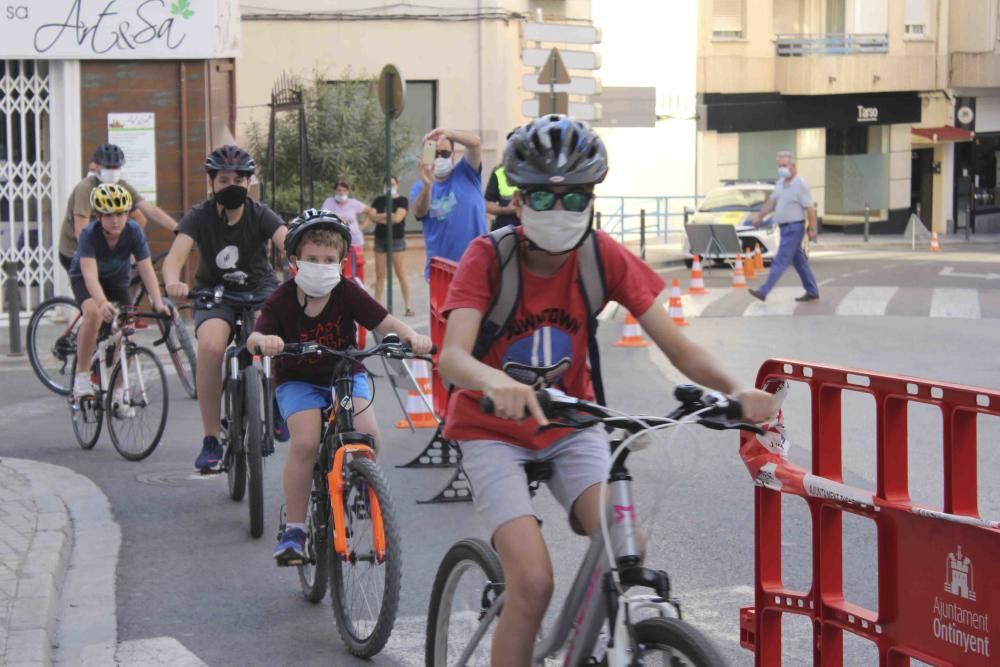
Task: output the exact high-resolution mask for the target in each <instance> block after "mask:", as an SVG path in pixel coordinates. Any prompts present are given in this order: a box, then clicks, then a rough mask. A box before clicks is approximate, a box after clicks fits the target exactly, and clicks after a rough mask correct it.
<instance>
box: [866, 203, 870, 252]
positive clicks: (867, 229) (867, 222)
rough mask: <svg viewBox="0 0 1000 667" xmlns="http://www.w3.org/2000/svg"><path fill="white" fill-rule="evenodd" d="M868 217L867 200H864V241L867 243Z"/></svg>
mask: <svg viewBox="0 0 1000 667" xmlns="http://www.w3.org/2000/svg"><path fill="white" fill-rule="evenodd" d="M869 217H870V209H869V207H868V202H865V243H868V219H869Z"/></svg>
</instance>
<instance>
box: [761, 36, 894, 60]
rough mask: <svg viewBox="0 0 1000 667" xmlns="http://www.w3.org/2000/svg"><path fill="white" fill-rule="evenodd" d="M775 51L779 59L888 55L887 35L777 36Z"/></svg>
mask: <svg viewBox="0 0 1000 667" xmlns="http://www.w3.org/2000/svg"><path fill="white" fill-rule="evenodd" d="M775 50H776V53H777V54H778V56H781V57H793V56H844V55H854V54H861V53H889V35H887V34H884V33H883V34H878V33H873V34H859V33H846V32H828V33H821V34H814V35H809V34H806V35H792V34H778V35H777V36H776V37H775Z"/></svg>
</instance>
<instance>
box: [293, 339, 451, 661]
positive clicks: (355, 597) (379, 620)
mask: <svg viewBox="0 0 1000 667" xmlns="http://www.w3.org/2000/svg"><path fill="white" fill-rule="evenodd" d="M432 354H433V352H432ZM322 356H331V357H335V358H336V359H337V364H336V367H335V370H334V374H333V378H332V380H331V388H332V390H333V391H334V397H335V402H334V404H333V405H331V406H330V407H329V408H327V409H326V410H324V411H323V413H322V419H323V427H322V435H321V439H320V443H321V444H320V450H319V455H318V457H317V460H316V465H315V468H314V470H313V483H312V491H311V493H310V502H309V510H308V512H307V515H306V532H307V533H308V539H307V541H306V553H307V555H308V557H307V559H306V560H305V561H304V562H301V561H300V562H295V561H292V562H288V563H286V565H295V566H297V567H298V571H299V582H300V584H301V587H302V594H303V596H304V597H305V598H306V599H307V600H309V601H310V602H313V603H317V602H319V601H320V600H322V599H323V597H324V595H325V593H326V588H327V585H328V582H329V588H330V598H331V602H332V604H333V614H334V617H335V619H336V622H337V632H338V633H339V634H340V638H341V639H342V640H343V642H344V644H345V645H346V646H347V650H348V651H350V652H351V653H352V654H354V655H356V656H359V657H362V658H370V657H372V656H374V655H376V654H377V653H378V652H379V651H381V650H382V649H383V648H384V647H385V643H386V642H387V641H388V639H389V635H390V633H391V632H392V628H393V626H394V625H395V622H396V612H397V610H398V606H399V586H400V577H401V576H402V543H401V540H400V532H399V523H398V520H397V518H396V512H395V510H394V509H393V505H392V497H391V494H390V492H389V483H388V482H387V481H386V479H385V476H384V475H383V474H382V471H381V470H380V469H379V467H378V465H377V464H376V461H375V439H374V438H373V437H372V436H371V435H369V434H367V433H359V432H357V431H355V430H354V403H353V401H352V399H351V396H352V389H353V384H354V374H355V372H356V367H357V364H359V363H360V362H362V361H363V360H364V359H367V358H368V357H373V356H384V357H392V358H395V359H425V360H428V361H429V360H430V357H421V356H418V355H415V354H414V353H413V352H412V351H411V350H410V349H409V348H408V347H407V346H405V345H403V344H402V343H400V340H399V337H398V336H395V335H394V334H387V335H386V336H385V337H383V339H382V342H381V343H380V344H379V345H376V346H375V347H372V348H370V349H367V350H356V349H353V348H351V349H347V350H334V349H331V348H329V347H326V346H324V345H320V344H318V343H289V344H286V345H285V349H284V351H283V352H281V353H280V354H277V355H275V358H278V357H297V358H306V357H322ZM368 409H370V408H368ZM284 529H285V526H284V525H282V526H281V530H282V531H284Z"/></svg>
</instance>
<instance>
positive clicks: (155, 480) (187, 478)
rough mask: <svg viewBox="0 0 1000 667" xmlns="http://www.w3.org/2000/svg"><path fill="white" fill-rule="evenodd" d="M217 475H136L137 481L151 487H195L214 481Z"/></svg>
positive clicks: (178, 473)
mask: <svg viewBox="0 0 1000 667" xmlns="http://www.w3.org/2000/svg"><path fill="white" fill-rule="evenodd" d="M216 477H217V475H202V474H201V473H198V472H193V471H190V470H183V471H181V470H175V471H164V472H146V473H142V474H141V475H136V476H135V478H136V480H137V481H139V482H142V483H143V484H149V485H151V486H193V485H196V484H202V483H204V482H206V481H210V480H213V479H215V478H216Z"/></svg>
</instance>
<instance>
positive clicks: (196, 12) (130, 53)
mask: <svg viewBox="0 0 1000 667" xmlns="http://www.w3.org/2000/svg"><path fill="white" fill-rule="evenodd" d="M236 2H237V0H11V2H10V3H7V4H5V5H3V6H2V8H0V57H2V58H31V59H59V60H62V59H65V60H91V59H114V60H125V59H128V60H138V59H153V58H163V59H182V58H213V57H224V56H231V55H235V54H233V53H227V52H226V51H229V50H231V49H232V46H233V43H232V40H231V33H232V29H233V25H232V24H233V21H234V19H235V21H237V22H238V20H239V12H238V9H237V10H234V9H233V7H232V6H231V5H234V4H235V3H236Z"/></svg>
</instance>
